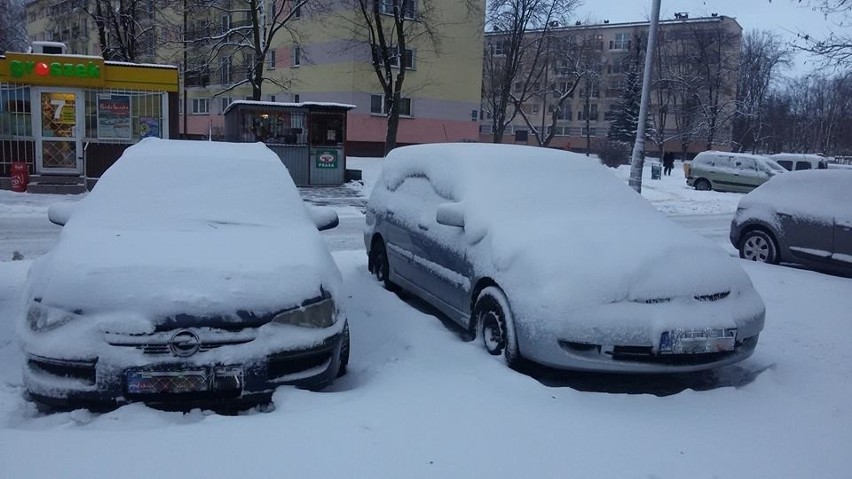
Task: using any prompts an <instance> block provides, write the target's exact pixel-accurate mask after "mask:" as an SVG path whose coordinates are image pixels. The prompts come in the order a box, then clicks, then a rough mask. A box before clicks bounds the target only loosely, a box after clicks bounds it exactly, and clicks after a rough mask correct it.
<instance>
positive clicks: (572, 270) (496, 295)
mask: <svg viewBox="0 0 852 479" xmlns="http://www.w3.org/2000/svg"><path fill="white" fill-rule="evenodd" d="M366 222H367V227H366V229H365V236H364V241H365V243H366V246H367V252H368V258H369V268H370V270H371V271H372V272H373V273H375V274H376V276H377V277H378V278H379V279H380V280H382V281H384V282H385V283H386V284H387V285H388V286H391V287H395V286H398V287H401V288H403V289H405V290H407V291H409V292H412V293H414V294H415V295H417V296H419V297H421V298H422V299H424V300H425V301H427V302H429V303H430V304H432V305H433V306H434V307H436V308H437V309H439V310H440V311H442V312H443V313H444V314H446V315H448V316H449V317H450V318H451V319H453V320H454V321H456V322H458V323H459V324H460V325H461V326H462V327H463V328H466V329H468V330H469V331H470V332H471V333H472V335H478V337H480V338H481V339H482V341H483V343H484V345H485V347H486V349H487V350H488V351H489V352H490V353H492V354H495V355H498V354H502V355H503V357H504V358H505V360H506V362H507V363H508V364H509V365H510V366H513V367H514V366H517V365H518V364H519V363H520V362H521V361H522V360H523V359H527V360H532V361H534V362H538V363H541V364H545V365H549V366H554V367H558V368H566V369H575V370H587V371H602V372H603V371H611V372H636V373H665V372H683V371H696V370H702V369H710V368H715V367H719V366H722V365H726V364H731V363H734V362H737V361H740V360H742V359H744V358H746V357H748V356H749V355H751V354H752V352H753V351H754V349H755V346H756V345H757V341H758V335H759V334H760V332H761V330H762V329H763V324H764V315H765V307H764V304H763V301H762V300H761V298H760V296H759V295H758V294H757V292H756V291H755V289H754V287H753V286H752V284H751V281H750V280H749V278H748V276H747V275H746V273H745V272H744V271H743V269H742V267H741V266H740V265H739V264H738V263H737V260H736V259H734V258H731V257H730V256H729V255H727V254H726V253H725V252H724V251H723V250H721V249H720V248H719V247H718V246H715V245H713V244H711V243H710V242H709V241H707V240H705V239H703V238H701V237H700V236H698V235H696V234H693V233H691V232H688V231H686V230H684V229H682V228H681V227H679V226H677V225H675V224H674V223H672V222H671V221H670V220H668V219H667V218H665V217H664V216H663V215H662V214H661V213H659V212H658V211H657V210H656V209H654V208H653V207H652V206H651V205H650V204H649V203H648V202H647V201H645V200H644V199H642V197H640V196H639V195H637V194H636V193H635V192H633V191H632V190H630V189H629V188H628V187H627V186H626V185H625V184H623V183H621V182H620V181H619V180H617V179H616V178H615V176H614V175H612V173H610V172H609V171H607V170H606V168H605V167H603V166H601V165H600V164H598V163H597V162H594V161H590V160H589V159H588V158H586V157H584V156H581V155H576V154H572V153H566V152H561V151H556V150H551V149H545V148H532V147H523V146H509V145H478V144H473V145H472V144H444V145H421V146H411V147H403V148H398V149H396V150H393V151H392V152H391V153H390V154H389V155H388V157H387V159H386V160H385V164H384V167H383V171H382V174H381V176H380V178H379V180H378V182H377V184H376V185H375V187H374V189H373V193H372V195H371V197H370V200H369V202H368V205H367V217H366Z"/></svg>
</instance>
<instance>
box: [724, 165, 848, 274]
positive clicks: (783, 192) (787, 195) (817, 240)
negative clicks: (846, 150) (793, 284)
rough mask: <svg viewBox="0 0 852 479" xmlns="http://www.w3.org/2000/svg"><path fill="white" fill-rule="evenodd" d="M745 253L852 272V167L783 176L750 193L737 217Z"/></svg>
mask: <svg viewBox="0 0 852 479" xmlns="http://www.w3.org/2000/svg"><path fill="white" fill-rule="evenodd" d="M730 238H731V244H733V245H734V247H736V248H737V249H738V250H739V251H740V257H741V258H744V259H748V260H752V261H760V262H763V263H779V262H781V261H784V262H789V263H800V264H804V265H807V266H809V267H812V268H815V269H820V270H825V271H831V272H837V273H843V274H852V170H839V169H838V170H835V169H831V170H806V171H795V172H793V173H791V174H787V175H781V176H779V177H778V178H774V179H773V180H772V181H769V182H767V183H764V184H763V185H761V186H760V187H758V188H757V189H756V190H754V191H752V192H751V193H749V194H747V195H745V196H744V197H743V198H742V199H741V200H740V203H739V205H738V206H737V213H736V214H735V215H734V219H733V221H731V234H730Z"/></svg>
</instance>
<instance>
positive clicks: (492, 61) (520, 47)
mask: <svg viewBox="0 0 852 479" xmlns="http://www.w3.org/2000/svg"><path fill="white" fill-rule="evenodd" d="M577 4H578V1H577V0H492V1H490V2H489V3H488V5H487V7H486V24H487V26H488V29H489V30H490V32H489V33H488V34H486V45H485V54H484V64H485V65H484V66H485V68H484V75H483V88H482V90H483V97H484V100H483V108H484V109H485V111H486V112H487V113H488V114H489V115H490V116H491V119H492V131H493V132H494V142H495V143H502V141H503V135H504V132H505V131H506V127H507V126H508V125H510V124H511V123H512V121H513V120H514V118H515V116H516V115H517V114H518V113H519V111H520V110H521V109H522V108H523V105H524V104H525V103H526V102H527V101H528V100H529V99H530V97H531V96H532V95H533V94H534V93H535V91H536V90H537V89H536V88H535V84H536V83H538V84H539V86H540V85H541V84H542V79H543V78H544V76H545V74H546V72H547V69H548V61H547V59H548V54H549V52H548V46H549V45H550V39H551V38H552V32H553V31H554V30H557V29H559V28H560V27H561V26H562V25H565V24H566V22H567V20H568V18H569V16H570V15H571V13H572V12H573V11H574V8H575V7H576V6H577ZM510 107H511V108H510Z"/></svg>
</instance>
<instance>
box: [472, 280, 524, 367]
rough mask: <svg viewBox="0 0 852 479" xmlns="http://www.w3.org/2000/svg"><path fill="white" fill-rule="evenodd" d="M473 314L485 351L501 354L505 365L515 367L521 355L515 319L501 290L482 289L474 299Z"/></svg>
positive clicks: (493, 287) (490, 287)
mask: <svg viewBox="0 0 852 479" xmlns="http://www.w3.org/2000/svg"><path fill="white" fill-rule="evenodd" d="M473 315H474V319H475V320H476V324H477V326H478V329H479V333H480V335H481V336H482V343H483V344H484V345H485V349H486V351H488V352H489V353H491V354H493V355H495V356H497V355H500V354H502V355H503V359H505V361H506V365H508V366H509V367H510V368H513V369H517V368H518V366H520V363H521V356H520V354H519V353H518V339H517V337H516V335H515V321H514V317H513V316H512V311H511V309H509V301H508V300H507V299H506V295H505V294H503V291H501V290H500V288H497V287H495V286H489V287H487V288H485V289H483V290H482V292H481V293H479V297H478V298H477V299H476V304H475V305H474V308H473Z"/></svg>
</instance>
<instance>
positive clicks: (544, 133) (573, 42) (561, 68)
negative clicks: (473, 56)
mask: <svg viewBox="0 0 852 479" xmlns="http://www.w3.org/2000/svg"><path fill="white" fill-rule="evenodd" d="M598 43H599V41H598V40H597V39H596V38H595V36H593V35H580V36H579V37H576V36H573V35H571V36H569V35H566V34H564V33H563V32H559V31H554V32H551V36H550V38H548V39H547V41H546V54H545V55H544V57H543V58H542V62H541V65H542V69H541V70H542V71H541V75H539V76H537V77H536V78H537V79H538V80H539V81H535V82H533V83H532V88H531V94H530V95H529V100H531V101H532V102H534V103H535V104H536V105H540V109H541V110H540V114H538V115H535V116H532V115H531V114H529V113H527V111H526V108H525V107H526V105H524V104H521V107H520V108H516V109H515V111H517V113H518V114H519V115H520V116H521V118H523V120H524V123H526V125H527V127H528V128H529V129H530V132H531V133H532V135H533V137H534V138H535V139H536V142H537V143H538V144H539V146H549V145H550V142H551V141H552V140H553V137H554V136H555V135H556V132H557V124H558V122H559V121H560V120H566V121H567V120H570V119H571V116H572V113H573V112H572V111H571V107H570V105H569V104H566V103H570V99H571V98H573V97H574V94H575V92H576V91H577V88H578V87H580V86H581V85H583V86H584V88H582V92H583V94H584V98H586V99H588V98H589V97H590V96H591V94H592V91H593V90H595V91H597V88H598V85H599V84H600V72H601V51H600V49H599V48H598V46H599V45H598ZM513 105H514V103H513ZM586 109H587V111H586V114H587V116H588V107H586Z"/></svg>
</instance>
